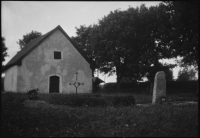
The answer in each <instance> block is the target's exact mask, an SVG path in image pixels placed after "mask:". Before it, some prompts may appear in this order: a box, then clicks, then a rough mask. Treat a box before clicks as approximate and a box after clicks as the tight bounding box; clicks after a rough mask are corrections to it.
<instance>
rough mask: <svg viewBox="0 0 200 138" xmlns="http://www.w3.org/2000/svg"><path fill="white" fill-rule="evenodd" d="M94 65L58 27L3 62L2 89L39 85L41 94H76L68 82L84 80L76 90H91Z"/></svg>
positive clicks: (19, 89)
mask: <svg viewBox="0 0 200 138" xmlns="http://www.w3.org/2000/svg"><path fill="white" fill-rule="evenodd" d="M94 68H95V64H94V62H93V61H90V60H89V59H88V58H87V57H86V56H85V55H84V53H82V52H81V51H80V50H79V49H78V48H77V47H76V45H75V44H74V43H73V42H72V40H71V39H70V37H69V36H68V35H67V34H66V33H65V31H64V30H63V29H62V28H61V27H60V26H57V27H56V28H55V29H53V30H52V31H50V32H48V33H46V34H45V35H42V36H40V37H38V38H36V39H34V40H32V41H31V42H29V43H28V44H27V45H26V46H25V47H24V48H23V49H22V50H21V51H20V52H18V53H17V54H16V55H15V56H14V57H13V58H12V59H11V60H10V61H9V62H8V63H7V64H6V66H5V68H4V69H3V70H4V72H5V78H4V90H5V91H12V92H26V91H27V90H29V89H30V88H38V89H39V92H41V93H75V92H76V88H75V86H74V85H70V83H74V82H75V81H76V80H77V81H78V82H80V83H83V85H80V86H79V87H78V90H77V91H78V93H91V92H92V88H93V86H92V85H93V84H92V77H93V74H92V73H93V70H94ZM77 73H78V74H77Z"/></svg>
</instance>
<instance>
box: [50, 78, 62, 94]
mask: <svg viewBox="0 0 200 138" xmlns="http://www.w3.org/2000/svg"><path fill="white" fill-rule="evenodd" d="M59 84H60V77H58V76H50V78H49V93H59Z"/></svg>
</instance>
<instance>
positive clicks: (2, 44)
mask: <svg viewBox="0 0 200 138" xmlns="http://www.w3.org/2000/svg"><path fill="white" fill-rule="evenodd" d="M7 50H8V48H7V47H6V45H5V38H4V37H1V54H2V55H1V63H2V64H3V62H4V61H5V57H7V56H8V53H7V52H6V51H7Z"/></svg>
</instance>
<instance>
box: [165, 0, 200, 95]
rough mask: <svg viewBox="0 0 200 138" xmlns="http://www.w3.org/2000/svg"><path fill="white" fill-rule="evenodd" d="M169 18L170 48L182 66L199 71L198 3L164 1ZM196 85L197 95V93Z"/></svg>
mask: <svg viewBox="0 0 200 138" xmlns="http://www.w3.org/2000/svg"><path fill="white" fill-rule="evenodd" d="M164 3H165V4H166V6H167V7H168V11H167V12H168V13H169V14H170V17H171V20H170V21H171V24H172V26H173V27H172V28H171V29H170V32H171V33H170V37H171V39H169V40H168V41H170V43H169V44H170V47H171V48H173V49H174V51H175V53H176V54H177V55H179V56H181V57H183V60H182V63H183V65H184V66H187V65H194V66H195V67H196V70H197V72H198V71H199V65H198V63H199V52H198V51H199V31H198V30H199V1H164ZM198 92H199V91H198V84H197V93H198Z"/></svg>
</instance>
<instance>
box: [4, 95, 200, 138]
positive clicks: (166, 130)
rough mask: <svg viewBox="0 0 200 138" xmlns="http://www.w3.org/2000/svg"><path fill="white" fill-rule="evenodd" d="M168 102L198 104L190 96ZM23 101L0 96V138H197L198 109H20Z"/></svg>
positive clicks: (142, 99) (143, 98)
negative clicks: (60, 137)
mask: <svg viewBox="0 0 200 138" xmlns="http://www.w3.org/2000/svg"><path fill="white" fill-rule="evenodd" d="M134 97H135V99H136V103H151V95H144V94H137V95H136V94H134ZM181 97H182V98H181ZM195 97H196V98H195ZM39 98H40V100H44V101H46V102H47V103H48V102H50V100H51V96H49V95H47V94H39ZM171 98H174V99H178V100H180V99H181V100H186V101H191V100H193V101H198V98H197V96H194V95H191V96H188V95H187V96H186V95H184V94H182V95H179V96H178V95H171ZM26 99H27V95H26V94H20V93H3V94H2V100H1V101H2V104H1V105H2V108H1V136H3V137H12V136H25V137H26V136H27V137H30V136H31V137H38V136H45V137H49V136H65V137H72V136H77V137H80V136H84V137H87V136H106V137H110V136H113V137H114V136H128V137H131V136H133V137H138V136H157V137H158V136H167V137H169V136H175V137H176V136H179V137H181V136H187V137H197V136H198V105H182V106H174V105H153V106H149V107H139V106H133V107H116V108H115V107H75V108H71V107H67V106H63V105H53V106H45V107H43V106H41V107H38V108H31V107H24V106H23V102H24V100H26Z"/></svg>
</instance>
